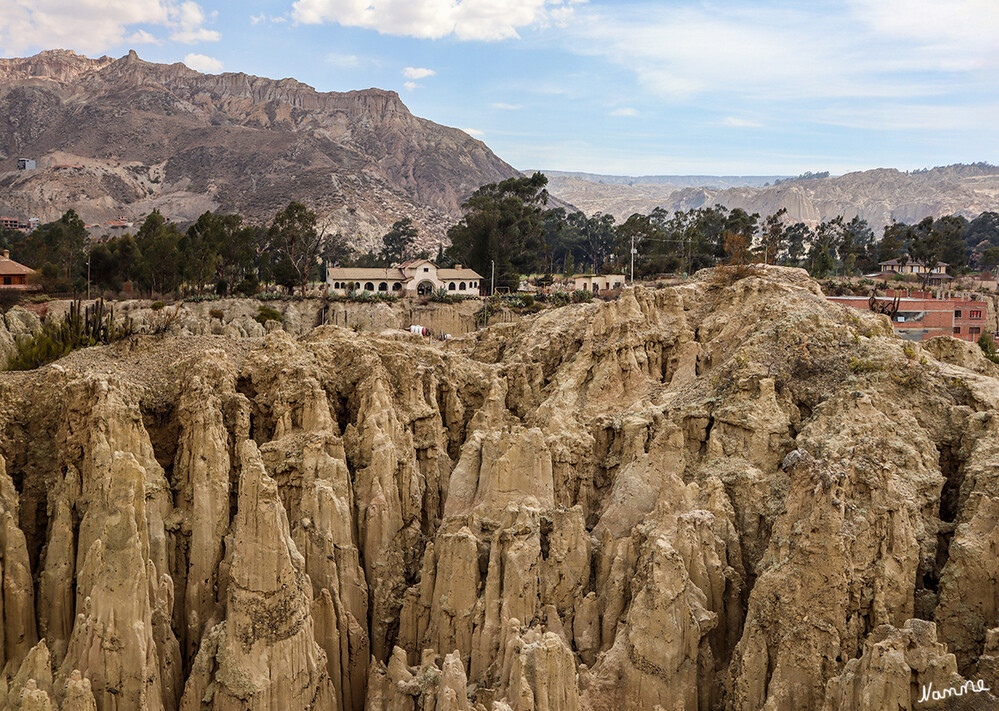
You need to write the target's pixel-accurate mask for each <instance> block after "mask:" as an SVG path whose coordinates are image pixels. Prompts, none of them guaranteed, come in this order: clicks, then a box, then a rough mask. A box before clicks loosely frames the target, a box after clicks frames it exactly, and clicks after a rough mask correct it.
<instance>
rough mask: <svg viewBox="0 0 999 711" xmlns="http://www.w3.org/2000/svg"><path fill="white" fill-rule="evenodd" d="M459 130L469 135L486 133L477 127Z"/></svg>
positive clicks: (483, 134)
mask: <svg viewBox="0 0 999 711" xmlns="http://www.w3.org/2000/svg"><path fill="white" fill-rule="evenodd" d="M461 130H462V131H464V132H465V133H467V134H468V135H469V136H485V135H486V134H485V132H484V131H480V130H479V129H477V128H463V129H461Z"/></svg>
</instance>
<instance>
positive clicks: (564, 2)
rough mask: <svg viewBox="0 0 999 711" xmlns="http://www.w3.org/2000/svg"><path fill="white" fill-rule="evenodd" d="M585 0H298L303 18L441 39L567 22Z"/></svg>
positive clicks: (492, 36) (507, 35) (296, 9)
mask: <svg viewBox="0 0 999 711" xmlns="http://www.w3.org/2000/svg"><path fill="white" fill-rule="evenodd" d="M580 1H581V0H463V1H462V2H455V1H454V0H296V2H295V4H294V6H293V10H292V14H293V16H294V18H295V19H296V20H297V21H298V22H302V23H305V24H319V23H323V22H333V23H338V24H341V25H344V26H347V27H363V28H366V29H372V30H377V31H378V32H380V33H382V34H390V35H404V36H408V37H419V38H423V39H438V38H441V37H446V36H448V35H452V34H453V35H455V36H456V37H458V39H462V40H487V41H491V40H502V39H511V38H516V37H518V36H519V35H518V33H517V30H518V29H521V28H524V27H531V26H539V25H544V24H548V23H556V24H565V23H566V22H567V21H568V20H569V18H570V17H571V16H572V12H573V7H572V6H573V5H575V4H578V3H579V2H580Z"/></svg>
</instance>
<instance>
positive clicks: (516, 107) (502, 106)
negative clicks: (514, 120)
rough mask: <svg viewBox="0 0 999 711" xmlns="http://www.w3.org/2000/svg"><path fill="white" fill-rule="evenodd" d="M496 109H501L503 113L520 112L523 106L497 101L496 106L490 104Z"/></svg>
mask: <svg viewBox="0 0 999 711" xmlns="http://www.w3.org/2000/svg"><path fill="white" fill-rule="evenodd" d="M489 105H490V106H491V107H493V108H494V109H500V110H501V111H520V110H521V109H522V108H524V107H523V105H522V104H506V103H503V102H502V101H497V102H496V103H495V104H489Z"/></svg>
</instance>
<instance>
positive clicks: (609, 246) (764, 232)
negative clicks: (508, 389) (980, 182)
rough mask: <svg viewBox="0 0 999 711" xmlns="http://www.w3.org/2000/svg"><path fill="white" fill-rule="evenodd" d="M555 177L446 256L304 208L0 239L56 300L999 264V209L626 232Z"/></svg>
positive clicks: (474, 226) (674, 222)
mask: <svg viewBox="0 0 999 711" xmlns="http://www.w3.org/2000/svg"><path fill="white" fill-rule="evenodd" d="M547 183H548V179H547V178H546V177H545V176H544V175H543V174H542V173H535V174H534V175H532V176H529V177H519V178H510V179H508V180H504V181H502V182H499V183H490V184H488V185H484V186H482V187H480V188H479V189H478V190H476V191H475V192H474V193H473V194H472V196H471V197H470V198H469V199H468V200H467V201H466V202H465V204H464V205H463V208H464V217H463V218H462V219H461V220H460V221H459V222H458V223H457V224H455V225H454V226H453V227H452V228H451V229H450V230H449V231H448V238H449V241H450V246H449V247H447V248H446V249H444V248H443V247H441V248H439V249H438V250H437V252H436V254H430V253H428V252H427V251H418V250H417V249H416V247H415V245H416V243H417V239H418V236H419V232H418V230H417V227H416V225H415V224H414V223H413V221H412V220H411V219H410V218H408V217H407V218H403V219H401V220H398V221H396V222H395V223H394V224H393V225H392V227H391V229H389V230H388V231H387V232H386V233H385V235H383V237H382V240H381V241H382V248H381V249H380V250H378V251H370V252H363V253H359V252H356V251H354V250H352V249H351V248H350V246H349V244H348V242H347V240H346V239H345V238H344V237H343V235H341V234H339V233H338V234H332V235H330V234H324V233H322V232H321V231H320V230H319V228H318V227H317V217H316V214H315V213H314V212H313V211H312V210H310V209H309V208H308V207H306V206H305V205H303V204H302V203H299V202H294V201H293V202H291V203H289V204H288V206H287V207H285V208H284V209H283V210H281V211H280V212H278V213H277V214H276V215H275V216H274V218H273V219H272V220H271V222H270V224H268V225H254V224H250V223H248V222H247V221H246V220H244V218H243V217H242V216H240V215H237V214H223V213H211V212H206V213H204V214H203V215H201V216H200V217H199V218H198V219H197V220H196V221H195V222H194V223H192V224H191V225H190V226H189V227H188V228H187V229H186V230H181V229H180V228H179V227H178V226H177V225H176V224H175V223H172V222H170V221H168V220H167V219H166V218H164V216H163V215H162V214H160V213H159V212H157V211H154V212H152V213H151V214H150V215H149V216H147V217H146V218H145V220H144V221H143V222H142V224H141V226H140V227H139V229H138V230H137V231H136V232H135V234H134V235H133V234H130V233H129V234H124V235H121V236H114V237H109V238H107V239H104V240H101V241H98V242H96V243H94V242H92V241H91V240H90V238H89V235H88V233H87V229H86V226H85V225H84V223H83V221H82V220H81V219H80V217H79V216H78V215H77V214H76V213H75V212H73V211H72V210H70V211H68V212H67V213H66V214H64V215H63V216H62V217H61V218H60V219H58V220H56V221H54V222H50V223H48V224H45V225H41V226H40V227H38V228H37V229H35V230H34V231H32V232H31V233H29V234H27V235H25V234H24V233H21V232H18V231H15V230H4V231H3V232H0V246H2V247H3V248H5V249H9V250H10V251H11V256H12V258H13V259H15V260H17V261H19V262H22V263H24V264H26V265H28V266H31V267H33V268H35V269H36V270H37V271H38V272H39V274H40V280H41V283H42V287H43V288H44V289H45V290H46V291H49V292H75V293H81V292H83V291H85V290H86V288H87V284H88V272H89V284H90V285H91V287H92V288H93V289H95V290H97V291H98V292H100V291H105V290H109V291H114V292H120V291H121V290H122V289H123V287H124V286H125V285H126V284H130V285H131V287H132V288H133V290H134V291H136V292H138V293H146V294H169V293H177V292H180V291H184V292H186V293H191V292H194V293H205V292H208V291H211V292H215V293H218V294H220V295H224V296H230V295H233V294H243V295H249V294H253V293H256V292H257V291H259V290H260V288H261V286H262V285H267V284H276V285H279V286H282V287H284V288H286V289H288V290H289V291H291V290H294V289H298V290H300V291H301V292H302V293H303V294H304V292H305V288H306V285H307V284H308V283H309V282H310V281H313V280H315V279H317V278H318V279H322V278H323V275H324V272H323V269H322V267H323V266H324V265H334V266H359V267H385V266H389V265H392V264H398V263H400V262H401V261H403V260H405V259H411V258H417V257H423V258H428V259H433V260H435V261H436V262H437V264H438V265H439V266H443V267H448V266H453V265H454V264H455V263H459V262H460V263H462V264H464V265H466V266H468V267H471V268H472V269H475V270H476V271H477V272H478V273H479V274H481V275H483V277H485V279H484V281H486V282H488V281H489V279H490V277H491V276H492V274H493V268H494V267H495V283H496V285H497V286H500V287H506V288H508V289H510V290H511V291H515V290H516V289H517V287H518V285H519V283H520V280H521V278H522V277H523V276H524V275H528V274H548V275H551V274H556V273H557V274H568V275H572V274H576V273H583V272H595V273H611V272H615V273H622V272H627V271H628V269H629V267H630V264H631V256H632V254H631V249H632V245H634V248H635V250H636V254H635V262H634V264H635V276H636V278H648V277H654V276H656V275H660V274H668V273H686V274H690V273H693V272H695V271H697V270H698V269H701V268H704V267H711V266H714V265H716V264H719V263H721V262H722V261H725V260H731V259H733V258H738V259H739V260H743V261H744V260H750V261H758V262H766V263H768V264H781V265H789V266H798V267H804V268H805V269H807V270H808V271H809V273H811V274H812V275H813V276H815V277H819V278H821V277H825V276H829V275H832V274H840V275H857V274H864V273H869V272H873V271H877V270H878V264H879V262H885V261H889V260H892V259H899V260H901V261H907V260H908V261H920V262H922V263H924V264H929V265H936V264H939V263H947V264H948V266H949V271H950V273H951V274H952V275H956V274H960V273H962V272H964V271H966V270H968V269H970V268H991V267H995V266H997V265H999V214H997V213H995V212H984V213H982V214H981V215H979V216H978V217H977V218H975V219H974V220H970V221H969V220H967V219H965V218H963V217H959V216H946V217H940V218H931V217H927V218H926V219H924V220H922V221H920V222H918V223H916V224H912V225H909V224H904V223H900V222H893V223H892V224H890V225H888V226H886V227H885V228H884V230H883V233H882V235H881V236H880V237H878V236H876V235H875V233H874V231H873V230H872V229H871V227H870V226H869V225H868V224H867V222H865V221H864V220H862V219H860V218H857V217H854V218H852V219H850V220H847V219H845V218H843V217H836V218H833V219H831V220H828V221H823V222H821V223H820V224H819V225H817V226H815V227H810V226H808V225H807V224H805V223H803V222H796V223H792V222H790V221H789V220H788V219H787V212H786V210H784V209H781V210H779V211H778V212H776V213H774V214H771V215H768V216H766V217H765V218H761V217H760V215H759V214H756V213H752V214H750V213H747V212H746V211H745V210H743V209H741V208H733V209H728V208H725V207H723V206H721V205H715V206H713V207H701V208H696V209H691V210H680V211H676V212H669V211H667V210H664V209H663V208H656V209H655V210H653V211H651V212H650V213H649V214H640V213H636V214H634V215H632V216H631V217H629V218H628V219H627V220H625V221H624V222H622V223H620V224H616V223H615V220H614V218H613V217H612V216H610V215H605V214H596V215H593V216H587V215H585V214H583V213H582V212H578V211H577V212H570V211H567V210H566V209H565V208H563V207H549V205H548V203H549V195H548V191H547Z"/></svg>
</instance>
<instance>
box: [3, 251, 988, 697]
mask: <svg viewBox="0 0 999 711" xmlns="http://www.w3.org/2000/svg"><path fill="white" fill-rule="evenodd" d="M239 308H241V307H239V306H238V305H236V306H233V313H235V311H236V310H238V309H239ZM295 309H296V314H297V316H298V317H299V319H300V323H303V324H304V323H305V322H307V320H308V319H306V318H304V316H305V315H306V310H305V306H304V302H301V303H297V304H295ZM291 320H293V319H291ZM858 362H861V363H863V364H864V367H863V368H857V367H856V364H857V363H858ZM997 383H999V381H997V380H996V377H995V372H994V367H993V364H991V363H989V362H988V361H987V360H986V359H985V358H984V357H983V356H982V355H981V354H980V353H978V352H977V351H975V350H974V349H966V348H956V347H953V346H952V345H949V344H944V343H932V344H928V345H927V347H926V348H923V347H921V346H920V347H917V348H916V350H913V348H912V347H911V346H909V347H903V343H902V342H901V341H900V340H899V339H897V338H896V337H895V336H894V334H893V333H892V331H891V327H890V324H888V322H887V321H886V320H885V319H884V318H883V317H880V316H877V315H874V314H868V313H860V312H858V313H857V314H856V315H855V317H854V318H847V315H846V314H845V313H844V312H843V311H842V310H841V309H839V308H838V307H836V306H834V305H832V304H829V303H828V302H827V301H826V300H825V299H824V298H823V297H822V295H821V292H819V290H818V289H817V287H816V285H815V284H814V283H813V282H811V281H810V280H809V279H808V278H807V276H806V275H804V273H803V272H801V271H798V270H789V269H781V268H767V269H765V270H763V271H762V272H761V273H760V274H757V275H753V276H749V277H746V278H743V279H739V280H734V281H733V280H732V279H731V277H730V276H729V275H726V274H725V273H724V272H719V273H713V274H712V273H708V274H703V275H701V276H700V277H699V278H698V279H696V280H693V281H691V282H688V283H685V284H683V285H681V286H678V287H672V288H665V289H657V290H644V289H640V288H639V289H635V290H629V291H626V292H625V293H624V294H623V295H622V296H621V298H619V299H618V300H617V301H614V302H606V303H605V302H599V303H592V304H578V305H572V306H567V307H564V308H561V309H550V310H546V311H544V312H541V313H539V314H537V315H536V316H533V317H531V318H525V319H523V320H521V321H518V322H516V323H508V324H500V325H497V326H493V327H491V328H489V329H486V330H482V331H479V332H475V333H473V334H470V335H468V336H466V337H464V338H456V339H453V340H450V341H447V342H437V341H427V340H424V339H411V338H408V337H404V336H400V335H393V334H389V333H379V332H368V331H355V330H353V329H351V328H343V327H341V326H337V325H324V326H320V327H318V328H314V329H311V330H309V329H308V328H306V327H305V326H302V327H301V329H300V330H296V331H294V332H293V331H292V330H291V329H290V328H289V329H283V328H282V329H276V330H271V331H270V332H268V333H266V335H264V336H255V337H245V338H244V337H242V336H239V335H230V336H221V335H198V334H197V333H194V332H192V331H190V330H188V331H186V332H177V333H173V334H166V335H160V336H137V337H134V338H132V339H130V340H129V341H128V343H127V344H126V343H120V344H116V345H114V346H110V347H104V348H95V349H87V350H84V351H77V352H75V353H73V354H71V355H70V356H68V357H66V358H64V359H62V360H60V361H59V362H58V363H55V364H53V365H50V366H46V367H44V368H41V369H38V370H36V371H30V372H20V373H4V374H2V375H0V455H2V457H3V460H0V462H2V463H0V524H2V526H0V552H2V555H3V557H2V559H0V564H2V569H0V571H2V572H0V575H2V578H0V583H2V588H3V595H2V596H0V600H2V603H3V618H2V627H0V628H2V630H3V635H4V637H3V639H4V644H3V654H4V661H5V665H4V670H3V673H2V675H0V678H2V682H3V683H2V684H0V693H5V694H6V696H2V697H0V698H4V699H5V700H6V703H7V705H8V706H10V707H12V708H51V709H97V710H98V711H106V710H107V709H125V708H128V709H132V708H135V709H164V710H166V711H175V710H176V709H184V710H185V711H191V710H199V711H200V710H202V709H236V708H240V709H242V708H261V709H262V708H306V709H307V708H314V709H320V708H322V709H337V710H338V711H367V710H370V709H380V710H383V711H410V710H412V711H417V710H418V709H419V710H427V709H432V710H433V711H473V710H474V711H483V709H484V710H485V711H515V710H516V711H527V710H528V709H530V710H533V711H542V710H546V711H602V710H603V709H611V708H618V709H625V710H626V711H631V710H634V711H638V710H640V709H641V710H643V711H644V710H646V709H656V708H661V709H677V710H683V711H708V710H724V711H749V710H751V709H752V710H754V711H755V710H756V709H765V710H766V711H785V710H786V711H792V710H793V711H797V710H798V709H826V710H827V711H832V710H833V709H865V708H885V707H888V706H892V704H894V705H896V706H897V707H899V708H907V709H914V708H921V707H922V704H921V702H920V701H919V698H920V695H921V693H922V691H921V688H922V687H924V686H929V685H932V688H933V690H937V691H939V692H940V693H946V692H945V690H946V689H954V690H955V691H953V692H952V693H955V694H956V690H957V689H962V688H963V689H964V690H965V692H964V693H963V694H962V695H961V696H960V697H956V696H955V697H954V702H955V703H957V701H958V700H960V703H961V704H965V706H964V707H965V708H985V707H986V706H982V704H988V703H994V701H993V700H992V699H991V697H988V696H986V695H984V694H985V693H986V692H984V691H979V690H978V689H979V684H980V685H981V686H982V687H984V686H990V687H991V686H997V685H999V671H997V670H999V663H997V661H996V660H997V659H999V632H997V630H999V619H997V615H999V612H997V610H996V609H995V606H994V604H993V603H994V600H995V598H996V594H995V592H996V591H995V590H994V587H995V580H996V579H997V574H996V571H995V570H994V567H995V565H994V561H995V558H996V556H995V555H994V551H993V550H992V548H991V547H990V546H992V545H993V538H994V533H995V522H996V519H997V511H996V504H995V500H996V498H997V497H999V491H997V490H996V485H997V481H999V480H997V478H996V476H995V474H994V472H995V471H996V462H997V461H999V451H997V449H996V444H995V443H996V441H999V438H997V437H996V433H995V431H994V430H995V426H996V425H995V422H996V421H999V420H997V412H999V385H997ZM969 685H973V686H974V690H972V688H971V686H969ZM14 697H16V699H15V698H14ZM948 698H950V697H948ZM17 704H19V706H18V705H17ZM974 704H978V706H975V705H974ZM956 707H957V708H961V706H956Z"/></svg>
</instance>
